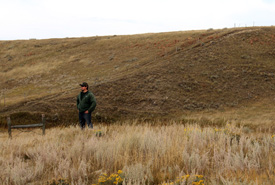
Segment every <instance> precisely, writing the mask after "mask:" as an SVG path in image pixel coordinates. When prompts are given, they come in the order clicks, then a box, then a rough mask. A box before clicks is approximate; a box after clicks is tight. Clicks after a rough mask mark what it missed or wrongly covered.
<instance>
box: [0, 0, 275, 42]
mask: <svg viewBox="0 0 275 185" xmlns="http://www.w3.org/2000/svg"><path fill="white" fill-rule="evenodd" d="M234 25H235V26H238V27H239V26H241V27H245V26H253V25H254V26H271V25H275V0H188V1H187V0H0V40H17V39H30V38H36V39H47V38H65V37H90V36H96V35H98V36H102V35H129V34H139V33H152V32H154V33H156V32H168V31H184V30H199V29H209V28H214V29H217V28H225V27H227V28H231V27H234Z"/></svg>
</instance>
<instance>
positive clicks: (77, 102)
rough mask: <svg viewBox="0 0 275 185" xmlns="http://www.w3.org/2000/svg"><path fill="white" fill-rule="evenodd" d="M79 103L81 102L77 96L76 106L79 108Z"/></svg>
mask: <svg viewBox="0 0 275 185" xmlns="http://www.w3.org/2000/svg"><path fill="white" fill-rule="evenodd" d="M78 104H79V96H77V99H76V108H77V110H78Z"/></svg>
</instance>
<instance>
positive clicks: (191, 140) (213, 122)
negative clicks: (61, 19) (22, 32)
mask: <svg viewBox="0 0 275 185" xmlns="http://www.w3.org/2000/svg"><path fill="white" fill-rule="evenodd" d="M274 48H275V27H248V28H230V29H226V28H225V29H219V30H213V29H209V30H198V31H179V32H168V33H155V34H140V35H126V36H117V35H113V36H104V37H87V38H64V39H45V40H35V39H31V40H15V41H0V149H1V150H0V169H1V172H0V184H14V185H17V184H19V185H21V184H22V185H23V184H24V185H25V184H50V185H54V184H63V185H65V184H79V185H80V184H81V185H82V184H96V185H107V184H108V185H111V184H112V185H113V184H127V185H131V184H132V185H135V184H150V185H164V184H165V185H168V184H171V185H172V184H178V185H180V184H184V185H202V184H205V185H206V184H214V185H220V184H224V185H231V184H232V185H236V184H242V185H247V184H251V185H252V184H253V185H254V184H259V185H260V184H266V185H269V184H270V185H272V184H274V182H275V160H274V158H275V136H274V135H275V124H274V122H275V116H274V111H275V106H274V105H275V94H274V89H275V65H274V62H275V49H274ZM83 81H87V82H88V83H89V85H90V89H91V91H92V92H93V93H94V94H95V97H96V99H97V103H98V105H97V107H96V110H95V112H94V113H93V117H92V119H93V121H94V123H95V126H96V128H95V130H85V131H81V130H80V129H79V128H78V127H77V126H76V124H77V122H78V112H77V110H76V95H77V94H78V93H79V91H80V89H79V83H81V82H83ZM41 114H45V115H46V123H47V129H46V135H45V136H42V135H41V130H39V129H33V130H12V135H13V137H12V139H9V138H8V133H7V123H6V118H7V116H10V117H11V121H12V124H15V125H16V124H30V123H38V122H40V121H41ZM99 133H101V134H102V135H101V136H100V137H99Z"/></svg>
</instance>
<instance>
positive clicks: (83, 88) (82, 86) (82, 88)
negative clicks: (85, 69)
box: [79, 82, 89, 92]
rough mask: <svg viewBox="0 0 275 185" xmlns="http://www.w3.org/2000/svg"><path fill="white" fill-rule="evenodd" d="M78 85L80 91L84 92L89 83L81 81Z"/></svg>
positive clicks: (87, 88)
mask: <svg viewBox="0 0 275 185" xmlns="http://www.w3.org/2000/svg"><path fill="white" fill-rule="evenodd" d="M79 85H80V86H81V90H82V91H84V92H85V91H87V90H89V85H88V83H87V82H83V83H82V84H79Z"/></svg>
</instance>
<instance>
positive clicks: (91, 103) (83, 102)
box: [76, 82, 96, 129]
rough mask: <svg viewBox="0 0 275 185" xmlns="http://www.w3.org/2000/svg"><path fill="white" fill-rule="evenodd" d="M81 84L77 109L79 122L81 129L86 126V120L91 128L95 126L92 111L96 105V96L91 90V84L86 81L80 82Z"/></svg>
mask: <svg viewBox="0 0 275 185" xmlns="http://www.w3.org/2000/svg"><path fill="white" fill-rule="evenodd" d="M79 85H80V86H81V92H80V93H79V95H78V96H77V104H76V106H77V109H78V111H79V123H80V127H81V129H84V128H85V122H86V123H87V125H88V127H89V128H91V129H92V128H93V124H92V112H93V111H94V110H95V107H96V100H95V96H94V95H93V93H92V92H90V91H89V85H88V84H87V83H86V82H83V83H82V84H79Z"/></svg>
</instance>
